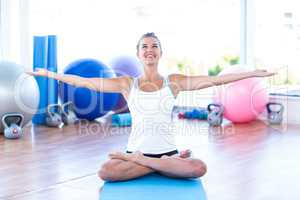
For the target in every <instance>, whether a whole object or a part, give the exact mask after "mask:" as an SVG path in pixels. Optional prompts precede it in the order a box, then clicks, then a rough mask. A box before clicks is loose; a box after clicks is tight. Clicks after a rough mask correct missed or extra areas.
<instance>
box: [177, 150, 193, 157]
mask: <svg viewBox="0 0 300 200" xmlns="http://www.w3.org/2000/svg"><path fill="white" fill-rule="evenodd" d="M191 155H192V151H191V150H189V149H187V150H183V151H180V152H179V157H180V158H189V157H191Z"/></svg>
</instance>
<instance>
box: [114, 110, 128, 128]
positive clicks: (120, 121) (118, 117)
mask: <svg viewBox="0 0 300 200" xmlns="http://www.w3.org/2000/svg"><path fill="white" fill-rule="evenodd" d="M111 124H112V126H115V127H120V126H131V115H130V113H122V114H113V115H112V116H111Z"/></svg>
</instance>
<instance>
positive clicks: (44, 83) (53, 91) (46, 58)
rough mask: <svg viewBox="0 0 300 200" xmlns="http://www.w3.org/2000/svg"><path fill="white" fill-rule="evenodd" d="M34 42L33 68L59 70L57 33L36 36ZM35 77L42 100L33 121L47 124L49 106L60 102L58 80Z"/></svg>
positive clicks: (38, 123)
mask: <svg viewBox="0 0 300 200" xmlns="http://www.w3.org/2000/svg"><path fill="white" fill-rule="evenodd" d="M33 42H34V44H33V46H34V47H33V70H34V71H35V70H36V69H37V68H44V69H48V70H49V71H53V72H57V37H56V36H55V35H48V36H34V38H33ZM35 78H36V81H37V83H38V86H39V91H40V102H39V107H38V112H37V114H35V115H34V117H33V118H32V123H33V124H37V125H45V123H46V109H47V106H48V105H49V104H57V103H58V82H57V81H56V80H54V79H50V78H45V77H35Z"/></svg>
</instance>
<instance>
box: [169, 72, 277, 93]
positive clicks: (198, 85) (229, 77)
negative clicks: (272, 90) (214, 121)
mask: <svg viewBox="0 0 300 200" xmlns="http://www.w3.org/2000/svg"><path fill="white" fill-rule="evenodd" d="M274 74H275V73H273V72H268V71H266V70H255V71H250V72H243V73H237V74H235V73H232V74H225V75H221V76H186V75H181V74H173V75H170V77H169V79H170V82H171V84H172V87H173V89H174V90H175V93H178V92H180V91H189V90H199V89H203V88H207V87H212V86H217V85H222V84H227V83H231V82H234V81H239V80H242V79H246V78H252V77H269V76H273V75H274Z"/></svg>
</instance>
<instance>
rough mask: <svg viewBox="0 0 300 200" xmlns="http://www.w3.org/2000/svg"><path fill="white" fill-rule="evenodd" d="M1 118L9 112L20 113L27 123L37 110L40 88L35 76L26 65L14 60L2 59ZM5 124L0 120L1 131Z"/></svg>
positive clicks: (0, 64) (0, 82)
mask: <svg viewBox="0 0 300 200" xmlns="http://www.w3.org/2000/svg"><path fill="white" fill-rule="evenodd" d="M0 70H1V72H0V120H1V119H2V117H3V115H5V114H7V113H20V114H22V115H23V116H24V120H23V124H24V125H25V124H26V123H27V122H29V121H30V120H31V119H32V116H33V115H34V114H35V113H36V112H37V108H38V104H39V90H38V85H37V83H36V81H35V79H34V77H32V76H29V75H27V74H26V73H25V72H24V67H23V66H21V65H18V64H15V63H13V62H6V61H0ZM3 131H4V126H3V125H2V123H1V122H0V133H3Z"/></svg>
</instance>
